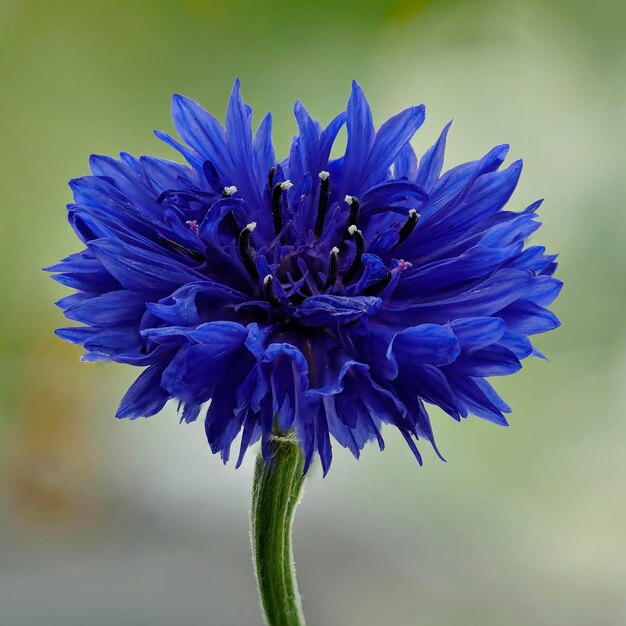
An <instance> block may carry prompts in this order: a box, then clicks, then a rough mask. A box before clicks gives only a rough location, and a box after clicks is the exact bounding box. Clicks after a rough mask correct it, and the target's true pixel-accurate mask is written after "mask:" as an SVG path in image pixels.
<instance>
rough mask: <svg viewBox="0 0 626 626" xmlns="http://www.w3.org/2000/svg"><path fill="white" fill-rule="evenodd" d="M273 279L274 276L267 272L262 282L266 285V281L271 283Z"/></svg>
mask: <svg viewBox="0 0 626 626" xmlns="http://www.w3.org/2000/svg"><path fill="white" fill-rule="evenodd" d="M273 280H274V278H273V277H272V275H271V274H268V275H267V276H266V277H265V278H264V279H263V284H264V285H267V283H271V282H272V281H273Z"/></svg>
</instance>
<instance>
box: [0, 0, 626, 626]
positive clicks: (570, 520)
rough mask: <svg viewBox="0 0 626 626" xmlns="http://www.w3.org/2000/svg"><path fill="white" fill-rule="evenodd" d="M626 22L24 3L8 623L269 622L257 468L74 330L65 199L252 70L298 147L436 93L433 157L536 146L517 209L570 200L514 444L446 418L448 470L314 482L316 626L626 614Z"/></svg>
mask: <svg viewBox="0 0 626 626" xmlns="http://www.w3.org/2000/svg"><path fill="white" fill-rule="evenodd" d="M625 24H626V5H625V3H624V2H623V1H622V0H620V1H617V0H616V1H613V2H612V1H610V0H596V1H595V2H588V1H583V0H560V1H559V0H556V1H546V0H524V1H519V2H513V1H505V0H475V1H465V2H462V1H461V0H431V1H428V0H421V1H420V0H412V1H411V0H396V1H389V2H376V1H374V0H363V1H362V2H360V3H358V4H357V3H354V2H349V1H347V0H335V1H330V0H320V1H317V2H311V3H307V2H301V3H295V2H294V3H291V2H288V1H287V0H271V1H269V2H235V1H234V0H223V1H221V2H212V1H209V0H186V1H183V0H180V1H174V0H159V1H157V0H154V1H147V0H146V1H144V2H136V1H126V2H119V1H115V0H114V1H110V0H109V1H104V0H97V1H90V2H87V1H81V2H78V1H76V2H69V1H65V0H50V1H42V2H37V1H18V0H2V2H1V3H0V68H1V77H2V91H1V95H0V138H1V140H2V146H1V148H0V159H1V160H2V164H1V167H0V177H1V178H0V182H1V187H0V189H1V193H2V200H1V202H0V206H1V209H0V210H1V211H2V220H1V226H0V250H1V254H0V259H1V260H0V263H1V264H2V265H1V267H0V280H1V281H2V290H1V293H2V294H3V296H2V307H1V308H0V623H1V624H3V625H6V626H39V625H44V624H45V625H46V626H85V625H88V626H112V625H133V626H142V625H146V626H147V625H150V626H170V625H171V624H179V625H181V626H196V625H198V626H200V625H205V624H211V625H217V626H230V625H232V626H242V625H246V626H247V625H257V624H260V623H261V619H260V613H259V610H258V606H257V597H256V590H255V581H254V576H253V571H252V567H251V564H250V555H249V546H248V530H247V524H248V520H247V515H248V499H249V487H250V480H251V469H252V458H251V457H250V458H249V459H248V461H247V463H246V464H245V465H244V467H243V468H242V469H241V470H239V471H235V470H234V468H233V467H232V466H228V467H224V466H223V465H222V464H221V462H220V461H219V460H218V459H217V458H215V457H213V456H212V455H211V454H210V452H209V449H208V446H207V445H206V443H205V440H204V433H203V428H202V425H201V424H200V423H197V424H193V425H191V426H189V427H182V426H178V424H177V420H176V417H175V414H174V411H173V409H169V410H167V411H165V412H164V413H163V414H162V415H160V416H157V417H154V418H152V419H150V420H147V421H146V420H139V421H136V422H125V421H117V420H115V419H114V417H113V415H114V411H115V408H116V407H117V403H118V401H119V398H120V397H121V395H122V393H123V391H124V390H125V388H126V386H127V385H128V384H129V382H130V381H131V380H132V378H133V376H134V375H136V373H137V372H136V371H134V370H132V368H129V367H124V366H118V365H85V364H80V363H79V362H78V357H79V349H78V348H77V347H76V346H71V345H67V344H64V343H62V342H61V341H60V340H58V339H56V337H55V336H54V335H53V329H54V328H55V327H58V326H60V325H62V324H63V320H62V318H61V315H60V313H59V312H58V311H57V310H56V309H55V307H53V305H52V303H53V301H54V300H56V299H58V298H59V297H61V296H62V295H65V294H66V293H67V290H65V289H64V288H62V287H61V286H59V285H57V284H55V283H53V282H52V281H51V280H49V278H48V277H47V276H46V275H44V274H43V273H42V272H41V271H40V269H39V268H40V267H42V266H44V265H48V264H51V263H53V262H55V261H56V260H58V259H59V258H60V257H63V256H66V255H67V254H69V253H71V252H73V251H76V250H77V249H78V242H77V240H75V238H74V237H73V235H72V233H71V230H70V228H69V227H68V226H67V225H66V223H65V212H64V205H65V203H67V202H68V201H69V200H70V193H69V189H68V188H67V186H66V181H67V180H68V179H69V178H71V177H74V176H77V175H81V174H84V173H86V171H87V158H88V155H89V154H90V153H91V152H100V153H105V154H116V153H117V152H119V151H120V150H127V151H130V152H132V153H135V154H142V153H143V154H145V153H148V154H156V155H158V156H169V157H173V154H172V153H171V152H170V151H169V150H168V149H167V148H166V147H164V146H163V145H160V143H159V142H158V141H157V140H156V139H155V138H154V137H153V136H152V135H151V130H152V129H153V128H161V129H165V130H170V129H171V122H170V120H169V104H170V96H171V94H172V93H173V92H181V93H184V94H186V95H189V96H191V97H193V98H195V99H196V100H198V101H200V102H201V103H202V104H203V105H204V106H205V107H206V108H208V109H209V110H211V111H213V112H215V113H216V114H217V115H218V116H219V117H220V118H223V112H224V110H225V105H226V99H227V97H228V93H229V91H230V87H231V85H232V82H233V80H234V78H235V76H237V75H238V76H240V77H241V79H242V83H243V93H244V97H245V98H246V99H247V101H248V102H250V104H252V105H253V106H254V107H255V111H256V113H257V117H256V119H257V121H258V119H260V115H261V114H263V113H265V112H266V111H267V110H272V111H273V112H274V114H275V117H274V120H275V124H276V125H275V144H276V147H277V152H278V153H279V154H285V151H286V150H287V147H288V144H289V140H290V137H291V134H292V133H293V132H294V130H295V124H294V122H293V120H292V115H291V107H292V104H293V102H294V100H295V99H296V98H301V99H302V100H303V101H304V103H305V104H306V105H307V106H308V107H309V109H310V110H311V111H312V112H313V113H315V114H316V115H317V116H318V117H319V118H320V119H321V120H322V121H323V122H327V121H328V120H329V119H330V117H331V116H332V115H333V114H334V113H335V112H336V111H338V110H339V109H340V107H343V106H344V105H345V102H346V100H347V96H348V90H349V81H350V79H352V78H353V77H356V78H357V79H358V80H359V81H360V82H361V83H362V85H363V86H364V88H365V90H366V93H367V94H368V97H369V99H370V102H371V104H372V108H373V110H374V114H375V121H377V122H378V123H380V122H381V121H382V120H384V119H385V118H386V117H387V116H388V115H390V114H392V113H394V112H395V111H397V110H399V109H400V108H404V107H406V106H408V105H410V104H414V103H420V102H424V103H425V104H426V106H427V123H426V125H425V126H424V128H423V129H422V130H421V131H420V133H419V136H418V138H417V139H416V141H415V145H416V148H417V149H418V151H419V150H420V149H421V150H423V149H425V148H426V147H427V146H428V145H430V143H431V142H432V141H433V140H434V138H435V137H436V135H437V134H438V132H439V130H440V129H441V127H442V126H443V124H444V123H445V122H447V121H448V120H449V119H451V118H454V119H455V122H454V125H453V128H452V132H451V135H450V139H449V144H448V145H449V150H448V155H447V165H448V166H450V165H454V164H456V163H458V162H460V161H461V160H468V159H472V158H475V157H477V156H480V155H482V154H483V153H484V152H485V151H486V150H487V149H489V148H490V147H492V146H493V145H495V144H497V143H501V142H503V141H508V142H510V143H511V146H512V158H518V157H520V156H522V157H523V158H524V159H525V170H524V174H523V176H522V180H521V183H520V185H519V187H518V190H517V192H516V194H515V196H514V198H513V202H512V204H513V206H515V207H519V208H521V207H523V206H525V204H527V203H529V202H530V201H532V200H534V199H535V198H537V197H545V198H546V202H545V204H544V207H543V209H542V215H543V221H544V227H543V228H542V229H541V230H540V231H539V232H538V233H537V234H536V235H535V237H534V241H535V242H538V243H541V244H545V245H547V246H548V248H549V250H550V251H556V252H560V253H561V255H562V256H561V266H560V270H559V274H558V275H559V277H560V278H561V279H563V280H564V281H565V284H566V286H565V289H564V290H563V294H562V296H561V298H560V300H559V301H558V302H557V304H556V306H555V310H556V312H557V313H558V315H559V316H560V317H561V319H562V321H563V326H562V328H561V329H559V330H558V331H557V332H554V333H552V334H550V335H549V336H546V337H542V338H539V342H538V343H539V347H540V349H541V350H542V351H544V352H545V353H546V354H547V355H548V356H549V357H550V358H551V360H552V361H551V362H550V363H547V362H543V361H540V360H538V359H535V360H534V361H528V362H527V363H526V366H525V368H524V370H523V371H522V372H521V373H520V374H518V375H517V376H515V377H512V378H510V379H506V380H500V381H498V383H499V384H498V389H499V390H500V391H501V392H502V393H503V395H504V396H505V398H506V399H507V400H508V401H509V403H510V404H511V405H512V406H513V408H514V412H513V415H512V417H511V420H510V421H511V427H510V428H509V429H502V428H498V427H496V426H493V425H491V424H488V423H486V422H483V421H481V420H479V419H477V418H473V419H470V420H467V421H465V422H464V423H462V424H460V425H459V424H457V423H455V422H453V421H452V420H451V419H450V418H447V417H445V416H444V415H442V414H438V413H437V414H435V415H434V416H433V419H434V423H435V424H434V425H435V429H436V434H437V435H438V443H439V447H440V448H441V450H442V451H443V453H444V455H445V456H446V457H447V458H448V462H447V463H441V462H440V461H439V460H438V459H437V458H436V457H435V455H434V454H432V453H431V452H430V451H429V450H427V449H426V446H423V450H424V453H425V466H424V467H423V468H421V469H420V468H419V467H418V465H417V464H416V463H415V461H414V459H413V458H412V455H411V454H410V452H409V451H408V450H407V449H406V446H405V444H404V443H403V442H402V441H401V440H400V437H398V436H397V435H396V434H395V433H393V432H391V431H389V430H388V431H386V432H385V433H384V434H385V435H386V438H387V440H388V448H387V450H386V451H385V452H384V453H383V454H380V453H378V452H377V451H375V450H374V449H373V448H372V449H370V450H368V451H367V452H366V453H365V455H364V457H363V458H362V460H361V461H359V462H358V463H357V462H355V461H354V460H352V458H351V457H350V456H349V454H348V453H347V452H345V451H339V452H337V453H336V455H335V462H334V467H333V471H331V473H330V475H329V476H328V477H327V478H326V479H324V480H322V479H321V476H320V472H319V468H315V469H314V471H313V472H312V475H311V479H310V480H309V482H308V488H307V493H306V495H305V498H304V501H303V503H302V505H301V507H300V509H299V512H298V515H297V519H296V527H295V550H296V557H297V562H298V572H299V580H300V586H301V590H302V593H303V596H304V607H305V611H306V613H307V616H308V620H309V623H310V624H311V626H315V625H331V626H336V625H352V624H354V625H360V626H365V625H375V624H390V625H394V626H413V625H417V626H448V625H456V624H464V625H466V626H470V625H474V624H476V625H480V626H488V625H491V624H494V625H495V624H497V625H502V624H505V625H509V624H511V625H520V626H535V625H537V626H540V625H541V626H544V625H546V624H550V625H552V624H554V625H560V624H563V625H567V626H578V625H581V626H582V625H585V626H588V625H589V624H594V625H595V624H598V625H602V626H612V625H615V626H617V625H623V624H626V590H625V581H626V540H625V534H624V525H625V523H626V454H625V451H624V450H625V441H626V420H625V419H624V415H623V413H624V411H623V408H622V407H623V406H624V404H625V402H626V385H625V384H624V383H625V375H626V332H625V330H624V310H625V305H626V290H625V289H624V286H625V278H626V260H625V259H626V255H625V254H624V250H625V246H626V209H625V207H624V201H625V199H626V198H625V196H626V187H625V179H626V177H625V176H624V150H623V145H624V139H625V137H624V134H625V133H624V129H625V128H626V124H625V120H624V117H625V115H624V114H625V111H626V97H625V96H626V90H625V84H626V81H625V79H624V78H625V76H626V46H625V45H624V41H625V39H626V27H625Z"/></svg>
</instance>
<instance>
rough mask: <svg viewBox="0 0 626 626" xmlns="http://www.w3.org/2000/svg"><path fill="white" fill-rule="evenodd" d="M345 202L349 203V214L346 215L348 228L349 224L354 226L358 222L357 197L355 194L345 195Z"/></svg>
mask: <svg viewBox="0 0 626 626" xmlns="http://www.w3.org/2000/svg"><path fill="white" fill-rule="evenodd" d="M348 198H350V201H348ZM346 203H347V204H349V205H350V214H349V215H348V228H350V226H356V225H357V224H358V223H359V206H360V205H359V199H358V198H356V197H355V196H346Z"/></svg>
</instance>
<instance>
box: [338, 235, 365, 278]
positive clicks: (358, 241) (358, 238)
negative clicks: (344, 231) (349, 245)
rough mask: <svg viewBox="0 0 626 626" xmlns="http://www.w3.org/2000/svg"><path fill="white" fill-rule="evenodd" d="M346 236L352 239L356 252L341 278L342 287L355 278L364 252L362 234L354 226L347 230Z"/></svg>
mask: <svg viewBox="0 0 626 626" xmlns="http://www.w3.org/2000/svg"><path fill="white" fill-rule="evenodd" d="M348 234H349V235H350V236H351V237H352V238H353V239H354V243H355V245H356V251H355V253H354V259H353V260H352V263H351V265H350V267H349V268H348V271H347V272H346V273H345V274H344V275H343V276H342V278H341V280H342V282H343V284H344V285H347V284H348V283H350V282H352V280H353V279H354V277H355V276H356V273H357V272H358V271H359V268H360V267H361V257H362V256H363V253H364V252H365V240H364V239H363V233H362V232H361V231H360V230H359V229H358V228H357V227H356V225H355V224H353V225H352V226H350V227H349V228H348Z"/></svg>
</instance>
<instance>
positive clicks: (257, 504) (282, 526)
mask: <svg viewBox="0 0 626 626" xmlns="http://www.w3.org/2000/svg"><path fill="white" fill-rule="evenodd" d="M272 449H273V455H272V459H271V460H270V461H269V462H266V461H265V459H264V458H263V456H262V455H261V453H259V456H258V458H257V461H256V467H255V470H254V480H253V483H252V509H251V512H250V527H251V540H252V552H253V557H254V564H255V568H256V575H257V582H258V586H259V593H260V595H261V603H262V605H263V610H264V611H265V617H266V619H267V623H268V624H269V626H304V616H303V614H302V605H301V602H300V594H299V593H298V584H297V582H296V570H295V567H294V562H293V552H292V548H291V526H292V524H293V516H294V513H295V510H296V506H297V505H298V502H299V501H300V496H301V494H302V487H303V485H304V476H303V475H302V470H303V468H304V457H303V454H302V451H301V450H300V446H299V445H298V442H297V441H296V440H295V438H292V437H290V436H282V437H279V436H275V437H273V439H272Z"/></svg>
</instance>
